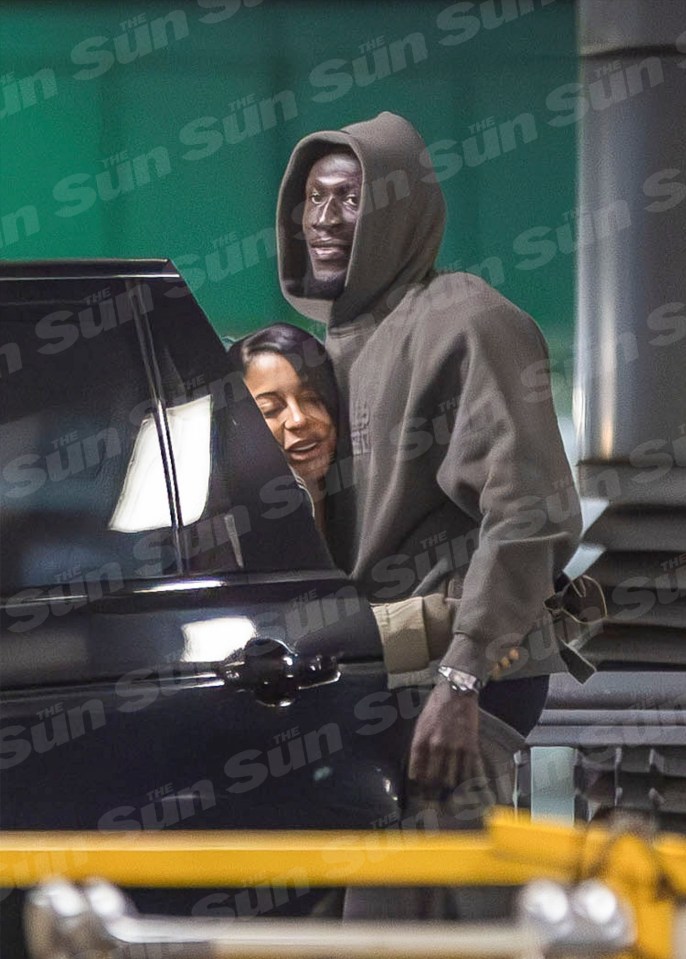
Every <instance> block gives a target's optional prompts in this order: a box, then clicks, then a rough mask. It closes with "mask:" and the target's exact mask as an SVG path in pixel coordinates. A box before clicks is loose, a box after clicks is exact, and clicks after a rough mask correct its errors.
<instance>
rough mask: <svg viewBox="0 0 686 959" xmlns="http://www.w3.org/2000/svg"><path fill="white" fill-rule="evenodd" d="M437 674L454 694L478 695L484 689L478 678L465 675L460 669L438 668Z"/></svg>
mask: <svg viewBox="0 0 686 959" xmlns="http://www.w3.org/2000/svg"><path fill="white" fill-rule="evenodd" d="M438 673H439V675H440V676H442V677H443V679H445V680H447V682H448V684H449V685H450V687H451V689H454V690H455V692H456V693H480V692H481V690H482V689H483V687H484V684H483V683H482V682H481V680H480V679H479V678H478V676H473V675H472V674H471V673H466V672H464V670H462V669H453V668H452V667H451V666H439V667H438Z"/></svg>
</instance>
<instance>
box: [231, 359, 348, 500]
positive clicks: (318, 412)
mask: <svg viewBox="0 0 686 959" xmlns="http://www.w3.org/2000/svg"><path fill="white" fill-rule="evenodd" d="M244 377H245V383H246V386H247V387H248V389H249V390H250V392H251V393H252V395H253V397H254V399H255V401H256V403H257V405H258V406H259V408H260V412H261V413H262V415H263V416H264V418H265V420H266V422H267V426H268V427H269V429H270V430H271V431H272V433H273V435H274V437H275V439H276V441H277V443H278V444H279V445H280V446H282V447H283V450H284V452H285V454H286V458H287V460H288V462H289V464H290V465H291V466H292V468H293V469H294V470H295V472H296V473H298V475H299V476H302V478H303V479H304V480H305V481H306V482H311V483H312V482H317V481H318V480H321V479H323V478H324V476H325V475H326V471H327V470H328V468H329V465H330V464H331V461H332V459H333V456H334V451H335V449H336V426H335V424H334V422H333V420H332V419H331V416H330V415H329V412H328V410H327V409H326V407H325V406H324V403H323V402H322V399H321V397H320V396H319V394H318V393H316V392H315V390H313V389H312V387H311V386H309V385H308V384H307V383H304V382H303V381H302V380H301V379H300V377H299V376H298V374H297V373H296V372H295V370H294V369H293V367H292V366H291V364H290V363H289V362H288V360H287V359H285V358H284V357H283V356H280V355H279V354H278V353H269V352H264V353H257V354H256V355H255V356H254V357H253V358H252V359H251V360H250V363H249V365H248V367H247V369H246V371H245V374H244Z"/></svg>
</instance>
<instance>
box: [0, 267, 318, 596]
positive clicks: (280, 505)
mask: <svg viewBox="0 0 686 959" xmlns="http://www.w3.org/2000/svg"><path fill="white" fill-rule="evenodd" d="M85 266H86V264H85V263H82V264H81V272H82V273H83V272H85V269H84V268H85ZM8 269H9V267H8V265H5V266H4V267H3V273H2V274H1V275H0V324H1V331H2V332H1V338H0V373H1V375H0V494H1V496H2V511H1V513H0V542H1V544H2V549H1V550H0V554H1V555H0V561H1V568H0V585H1V587H2V594H3V595H4V596H8V595H9V596H11V595H12V594H14V593H16V592H17V591H21V590H26V589H32V588H36V587H42V588H46V587H47V588H50V589H51V590H52V591H54V592H56V593H60V592H62V593H64V595H67V596H69V595H79V594H83V593H86V594H87V595H90V594H91V592H92V593H94V594H95V595H97V594H98V593H102V592H104V591H106V590H107V589H108V588H111V589H114V588H117V587H118V586H120V585H121V584H122V583H124V582H126V581H129V580H141V579H149V578H155V577H158V576H173V575H178V574H181V573H193V574H201V573H206V572H210V571H211V572H218V571H223V572H254V571H264V572H267V571H274V570H289V571H291V570H297V569H317V568H320V569H321V568H324V569H330V568H331V567H332V563H331V560H330V558H329V555H328V552H327V550H326V548H325V546H324V544H323V542H322V540H321V539H320V537H319V536H318V534H317V532H316V530H315V528H314V523H313V521H312V518H311V515H310V513H309V509H308V506H307V504H306V502H305V500H304V498H303V496H302V493H301V491H300V489H299V487H298V485H297V483H296V482H295V479H294V477H293V476H292V474H291V473H290V471H289V469H288V466H287V464H286V461H285V459H284V457H283V456H282V454H281V452H280V450H279V448H278V446H277V445H276V444H275V442H274V440H273V438H272V436H271V434H270V433H269V431H268V429H267V428H266V426H265V424H264V422H263V419H262V416H261V415H260V413H259V411H258V410H257V408H256V407H255V404H254V402H253V401H252V398H251V397H250V396H249V395H248V394H247V392H246V391H245V390H244V389H243V388H242V384H239V383H238V382H237V380H236V375H235V374H231V373H230V372H229V371H228V369H227V366H226V355H225V351H224V349H223V346H222V344H221V342H220V341H219V339H218V337H217V336H216V334H215V333H214V331H213V330H212V328H211V326H210V324H209V322H208V321H207V319H206V318H205V316H204V314H203V313H202V311H201V310H200V308H199V307H198V305H197V303H196V302H195V300H194V299H193V297H192V296H191V295H190V293H189V291H188V289H187V287H185V285H184V284H183V281H181V280H180V279H179V278H178V276H176V275H175V273H174V271H173V270H172V271H171V272H170V273H169V275H167V276H162V275H157V274H153V275H150V276H144V277H136V276H135V275H133V274H134V273H135V271H133V270H132V269H131V267H130V266H129V270H128V274H129V275H121V274H126V270H125V269H124V268H123V267H122V266H121V264H120V265H119V266H118V268H117V270H118V272H117V270H115V269H113V270H112V273H113V275H111V276H110V275H108V273H107V271H106V270H102V272H101V275H95V276H91V277H87V276H83V275H80V276H78V277H74V278H68V277H67V276H64V275H62V276H60V275H59V273H60V267H59V266H58V267H57V268H56V273H57V274H58V275H57V276H53V277H51V278H47V277H46V278H43V279H41V278H40V277H37V276H34V277H33V278H32V279H21V276H20V274H21V268H20V267H17V268H16V273H17V274H18V275H17V276H14V277H11V278H10V277H8V276H7V272H8ZM61 269H62V273H64V267H63V266H62V267H61ZM34 272H35V271H34ZM73 272H74V271H73ZM75 272H78V271H75ZM10 280H11V282H10Z"/></svg>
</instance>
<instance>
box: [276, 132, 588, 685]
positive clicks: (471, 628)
mask: <svg viewBox="0 0 686 959" xmlns="http://www.w3.org/2000/svg"><path fill="white" fill-rule="evenodd" d="M341 145H343V146H345V147H348V148H349V149H351V150H352V151H353V153H354V154H355V156H356V157H357V159H358V161H359V163H360V166H361V168H362V177H363V179H362V197H361V202H360V207H359V216H358V221H357V225H356V229H355V236H354V241H353V246H352V249H351V254H350V260H349V264H348V272H347V276H346V282H345V287H344V289H343V292H342V293H341V294H340V295H339V296H338V297H337V298H336V299H335V300H324V299H316V298H313V297H310V296H307V295H306V290H305V285H304V284H305V278H306V276H307V274H308V254H307V249H306V246H305V242H304V238H303V235H302V223H301V220H302V210H303V203H304V197H305V182H306V179H307V175H308V173H309V170H310V168H311V166H312V164H313V163H314V162H315V161H316V160H317V159H319V158H320V157H321V156H322V155H324V154H325V153H327V152H332V151H335V149H336V148H337V147H338V148H340V146H341ZM444 225H445V202H444V198H443V194H442V191H441V188H440V186H439V183H438V182H437V177H436V175H435V173H434V170H433V167H432V164H431V159H430V157H429V152H428V150H427V148H426V146H425V144H424V142H423V140H422V139H421V137H420V136H419V134H418V133H417V131H416V130H415V129H414V128H413V127H412V125H411V124H410V123H408V122H407V121H406V120H404V119H403V118H402V117H399V116H396V115H394V114H391V113H382V114H380V115H379V116H378V117H376V118H374V119H372V120H369V121H365V122H362V123H355V124H353V125H351V126H348V127H345V128H344V129H342V130H340V131H324V132H320V133H315V134H312V135H310V136H307V137H305V138H304V139H303V140H301V142H300V143H299V144H298V145H297V146H296V148H295V150H294V151H293V154H292V156H291V159H290V162H289V164H288V167H287V170H286V173H285V175H284V179H283V182H282V185H281V191H280V195H279V204H278V212H277V235H278V256H279V274H280V281H281V287H282V291H283V293H284V295H285V297H286V299H287V300H288V301H289V302H290V303H291V304H292V305H293V306H294V307H295V309H296V310H298V311H299V312H300V313H301V314H303V315H304V316H306V317H309V318H311V319H315V320H318V321H320V322H322V323H324V324H326V347H327V349H328V351H329V353H330V356H331V359H332V361H333V364H334V370H335V373H336V377H337V382H338V387H339V390H340V393H341V399H342V403H341V407H342V409H344V410H345V409H347V410H348V412H349V432H346V430H345V428H344V429H343V431H342V437H341V453H340V458H339V468H338V470H337V472H336V473H335V474H334V479H333V481H332V484H331V486H330V489H329V492H330V496H329V498H328V507H329V521H328V526H327V531H328V535H329V538H330V546H331V549H332V552H333V555H334V558H335V559H336V561H337V562H338V563H339V565H340V566H341V567H342V568H343V569H345V570H346V571H347V572H349V573H350V574H351V576H352V577H353V579H354V580H356V581H357V582H358V583H359V584H361V586H362V588H363V589H364V591H365V592H366V595H367V596H368V597H369V599H370V600H371V601H372V602H378V603H389V602H393V601H395V600H401V599H406V598H407V597H411V596H425V595H428V594H433V593H436V592H437V591H438V592H443V593H444V594H445V595H446V596H448V597H452V598H453V599H455V600H459V602H455V603H451V604H450V607H451V610H453V611H454V614H453V621H452V633H453V639H452V642H451V644H450V646H449V648H448V651H447V652H446V654H445V656H444V659H443V664H444V665H447V666H451V667H454V668H457V669H461V670H464V671H466V672H468V673H470V674H472V675H474V676H477V677H478V678H479V679H481V680H482V681H485V680H486V679H487V677H488V675H489V673H490V671H491V669H492V668H493V666H494V664H495V663H496V662H497V660H499V659H500V658H501V656H503V655H504V653H505V651H506V650H507V649H509V648H510V647H511V646H512V645H518V644H519V643H521V642H522V640H523V639H524V637H526V636H527V634H531V631H532V630H533V629H534V627H535V626H536V625H537V624H538V623H540V621H541V619H542V617H545V615H546V614H545V609H544V601H545V600H546V599H547V598H548V597H550V596H551V594H552V593H553V592H554V579H555V577H556V576H557V575H558V574H559V573H560V572H561V570H562V569H563V567H564V566H565V564H566V563H567V561H568V560H569V559H570V557H571V556H572V553H573V552H574V550H575V547H576V544H577V541H578V537H579V533H580V511H579V502H578V498H577V495H576V491H575V488H574V484H573V481H572V477H571V472H570V468H569V465H568V461H567V458H566V456H565V453H564V450H563V446H562V442H561V439H560V435H559V430H558V426H557V420H556V417H555V412H554V408H553V404H552V395H551V390H550V383H549V372H548V366H549V364H548V355H547V349H546V344H545V341H544V339H543V336H542V334H541V332H540V330H539V329H538V327H537V326H536V324H535V323H534V321H533V320H532V319H531V318H530V317H529V316H527V315H526V314H524V313H523V312H522V311H521V310H519V309H518V308H517V307H515V306H514V305H513V304H512V303H510V302H509V301H508V300H506V299H505V298H504V297H503V296H502V295H501V294H500V293H498V292H497V291H496V290H494V289H492V288H491V287H490V286H489V285H488V284H487V283H485V282H484V281H483V280H482V279H480V278H479V277H476V276H472V275H470V274H467V273H437V272H436V271H435V269H434V263H435V259H436V255H437V253H438V248H439V245H440V242H441V239H442V236H443V231H444ZM549 653H550V649H548V650H547V653H546V654H545V655H544V654H543V653H542V651H541V650H539V652H538V654H536V653H534V654H533V655H531V651H530V655H529V656H528V657H524V658H525V659H527V658H528V660H529V662H528V665H527V668H526V670H525V672H522V671H521V670H519V671H512V672H511V674H510V675H511V676H512V678H515V676H521V675H524V674H526V675H536V674H543V673H546V672H550V671H551V670H554V669H555V668H565V667H564V665H562V664H561V663H560V662H559V661H556V663H555V664H553V665H551V660H550V656H549V655H548V654H549Z"/></svg>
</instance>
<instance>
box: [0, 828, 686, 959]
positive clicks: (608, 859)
mask: <svg viewBox="0 0 686 959" xmlns="http://www.w3.org/2000/svg"><path fill="white" fill-rule="evenodd" d="M51 875H60V876H63V877H64V878H66V879H70V880H72V881H76V882H79V881H82V880H84V879H87V878H90V877H93V876H99V877H101V878H103V879H106V880H108V881H109V882H112V883H116V884H118V885H123V886H127V885H129V886H132V885H135V886H143V885H148V886H212V885H219V886H231V885H234V886H246V885H258V884H261V883H267V882H268V883H271V884H274V885H277V884H278V885H284V886H287V885H302V884H303V883H307V884H308V885H311V886H316V885H327V886H328V885H332V886H335V885H388V884H393V885H402V884H408V885H429V884H439V885H473V884H484V885H518V884H521V883H524V882H527V881H528V880H530V879H534V878H542V877H546V878H553V879H558V880H561V881H574V880H578V879H582V878H586V877H588V876H590V875H593V876H596V877H598V878H599V879H602V880H603V881H604V882H606V883H607V884H608V885H609V886H610V887H611V888H613V889H614V890H615V892H617V893H618V894H619V895H620V896H621V897H622V898H623V899H624V900H625V901H626V902H627V903H628V904H629V905H631V907H632V908H633V910H634V914H635V918H636V922H637V927H638V942H637V949H638V951H639V953H640V954H642V955H643V956H645V957H648V959H670V957H671V956H672V942H671V934H672V927H673V922H674V915H675V908H676V905H675V904H676V901H677V899H678V898H679V897H681V896H684V897H686V840H684V839H681V838H679V837H676V836H668V835H664V836H660V837H659V838H657V839H656V840H655V841H654V842H648V841H647V840H645V839H643V838H641V837H640V836H638V835H635V834H633V833H619V834H613V833H610V832H609V831H608V830H607V829H604V828H601V827H598V826H592V827H589V828H582V827H573V828H569V827H567V826H562V825H557V824H555V823H553V822H548V821H540V820H537V821H535V822H532V821H530V820H529V819H528V818H526V817H524V816H522V814H519V815H516V814H515V813H514V812H512V811H511V810H506V809H499V810H496V811H495V812H494V813H493V814H492V815H491V816H490V818H489V821H488V823H487V827H486V829H485V831H484V832H479V833H474V832H465V833H418V832H399V831H395V830H387V831H373V832H305V833H303V832H281V833H276V832H254V833H243V832H235V833H232V832H216V833H214V832H191V831H184V832H154V833H152V832H137V833H67V832H59V833H41V832H27V833H12V832H9V833H4V834H3V835H2V836H1V837H0V885H3V886H32V885H35V884H36V883H38V882H40V881H42V880H44V879H45V878H46V877H48V876H51Z"/></svg>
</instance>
